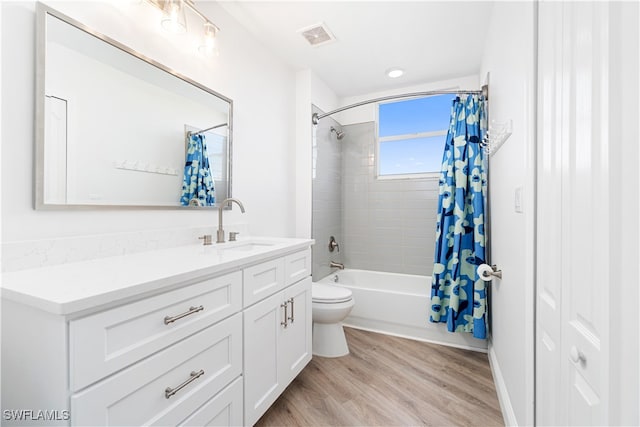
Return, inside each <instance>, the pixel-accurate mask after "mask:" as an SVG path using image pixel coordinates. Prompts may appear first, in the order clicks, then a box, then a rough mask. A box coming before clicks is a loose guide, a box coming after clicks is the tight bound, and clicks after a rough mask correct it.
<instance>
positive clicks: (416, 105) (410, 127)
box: [378, 95, 455, 137]
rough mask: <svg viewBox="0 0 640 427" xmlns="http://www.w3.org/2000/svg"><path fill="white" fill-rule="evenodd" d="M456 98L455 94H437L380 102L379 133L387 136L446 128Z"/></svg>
mask: <svg viewBox="0 0 640 427" xmlns="http://www.w3.org/2000/svg"><path fill="white" fill-rule="evenodd" d="M454 98H455V95H437V96H429V97H426V98H416V99H409V100H404V101H398V102H389V103H386V104H380V110H379V112H378V119H379V126H380V128H379V130H378V132H379V133H378V135H379V136H381V137H385V136H391V135H405V134H411V133H419V132H432V131H437V130H443V129H445V130H446V129H448V128H449V117H450V115H451V103H452V101H453V99H454Z"/></svg>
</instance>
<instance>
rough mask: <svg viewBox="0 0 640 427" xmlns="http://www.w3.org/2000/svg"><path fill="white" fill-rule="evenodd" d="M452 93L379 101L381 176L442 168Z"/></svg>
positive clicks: (428, 173) (431, 172)
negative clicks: (380, 102) (381, 102)
mask: <svg viewBox="0 0 640 427" xmlns="http://www.w3.org/2000/svg"><path fill="white" fill-rule="evenodd" d="M452 100H453V95H436V96H429V97H425V98H416V99H409V100H403V101H395V102H388V103H384V104H378V156H377V159H378V177H382V178H384V177H388V178H407V177H424V176H434V174H438V173H439V172H440V166H441V164H442V153H443V151H444V144H445V141H446V137H447V130H448V129H449V118H450V114H451V102H452Z"/></svg>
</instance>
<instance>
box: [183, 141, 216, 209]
mask: <svg viewBox="0 0 640 427" xmlns="http://www.w3.org/2000/svg"><path fill="white" fill-rule="evenodd" d="M196 200H197V201H198V203H199V205H200V206H212V205H213V204H214V203H215V202H216V198H215V189H214V185H213V178H212V177H211V169H210V168H209V155H208V153H207V141H206V139H205V137H204V135H190V136H189V145H188V147H187V159H186V162H185V166H184V177H183V179H182V196H181V197H180V203H181V204H182V205H184V206H188V205H189V204H190V203H193V202H192V201H196Z"/></svg>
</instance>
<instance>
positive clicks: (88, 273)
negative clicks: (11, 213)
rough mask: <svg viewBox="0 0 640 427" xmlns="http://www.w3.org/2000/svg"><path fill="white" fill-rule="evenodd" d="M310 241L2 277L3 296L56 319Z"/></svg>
mask: <svg viewBox="0 0 640 427" xmlns="http://www.w3.org/2000/svg"><path fill="white" fill-rule="evenodd" d="M313 243H314V240H313V239H292V238H275V237H274V238H271V237H256V238H246V239H239V240H238V242H228V243H221V244H213V245H211V246H204V245H202V244H199V245H189V246H178V247H174V248H168V249H162V250H155V251H148V252H139V253H134V254H128V255H120V256H113V257H108V258H100V259H94V260H90V261H83V262H76V263H68V264H60V265H55V266H50V267H42V268H36V269H30V270H22V271H16V272H7V273H3V274H2V298H3V299H8V300H12V301H16V302H19V303H22V304H26V305H29V306H32V307H36V308H39V309H41V310H44V311H47V312H50V313H53V314H60V315H73V314H75V313H78V312H81V311H86V310H91V309H94V308H97V307H102V306H106V305H110V304H113V303H115V302H119V303H122V302H126V301H127V300H129V299H135V298H136V297H139V296H142V295H144V294H147V293H153V292H158V291H162V290H164V289H171V287H172V286H173V285H179V284H180V283H184V282H188V281H190V280H194V279H198V278H201V277H205V276H212V275H216V274H218V273H219V274H223V273H226V272H229V271H232V270H234V269H238V268H242V267H244V266H248V265H251V264H256V263H259V262H261V261H263V260H267V259H272V258H275V257H278V256H282V255H285V254H288V253H291V252H295V251H298V250H302V249H305V248H307V247H309V246H311V245H312V244H313Z"/></svg>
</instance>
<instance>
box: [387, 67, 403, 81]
mask: <svg viewBox="0 0 640 427" xmlns="http://www.w3.org/2000/svg"><path fill="white" fill-rule="evenodd" d="M403 74H404V70H403V69H401V68H391V69H389V70H387V76H389V77H390V78H392V79H395V78H398V77H400V76H401V75H403Z"/></svg>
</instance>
